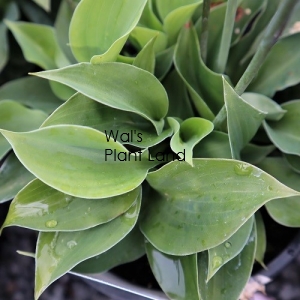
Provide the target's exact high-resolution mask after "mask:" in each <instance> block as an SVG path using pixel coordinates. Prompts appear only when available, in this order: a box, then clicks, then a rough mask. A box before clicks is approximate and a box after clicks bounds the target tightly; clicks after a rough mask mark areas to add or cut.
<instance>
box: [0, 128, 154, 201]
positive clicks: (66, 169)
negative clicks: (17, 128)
mask: <svg viewBox="0 0 300 300" xmlns="http://www.w3.org/2000/svg"><path fill="white" fill-rule="evenodd" d="M1 132H2V134H3V135H4V136H5V137H6V138H7V139H8V140H9V142H10V143H11V144H12V147H13V149H14V152H15V154H16V155H17V157H18V158H19V160H20V161H21V162H22V164H23V165H24V166H25V167H26V168H27V169H28V170H29V171H30V172H31V173H33V174H34V175H35V176H36V177H37V178H38V179H40V180H41V181H43V182H44V183H46V184H47V185H49V186H51V187H53V188H55V189H57V190H59V191H61V192H63V193H66V194H69V195H72V196H75V197H80V198H91V199H97V198H107V197H112V196H117V195H121V194H124V193H126V192H129V191H131V190H133V189H135V188H136V187H138V186H139V185H140V184H141V183H142V182H143V180H144V179H145V177H146V175H147V172H148V169H150V168H151V167H153V166H154V165H155V164H156V162H150V161H149V159H148V158H147V157H146V156H147V152H144V153H141V151H139V152H136V153H131V152H129V151H128V150H127V149H126V148H125V147H123V146H122V145H121V144H120V143H118V142H114V141H113V140H112V139H108V138H107V137H106V135H105V134H104V133H102V132H100V131H97V130H95V129H92V128H88V127H83V126H75V125H60V126H50V127H46V128H42V129H39V130H35V131H31V132H28V133H15V132H11V131H5V130H1Z"/></svg>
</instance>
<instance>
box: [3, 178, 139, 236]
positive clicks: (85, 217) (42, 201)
mask: <svg viewBox="0 0 300 300" xmlns="http://www.w3.org/2000/svg"><path fill="white" fill-rule="evenodd" d="M140 193H141V190H140V189H139V188H137V189H135V190H133V191H131V192H129V193H127V194H123V195H120V196H116V197H110V198H104V199H96V200H95V199H82V198H76V197H72V196H69V195H67V194H64V193H61V192H59V191H57V190H54V189H53V188H51V187H49V186H47V185H46V184H44V183H43V182H41V181H40V180H38V179H36V180H34V181H32V182H31V183H30V184H29V185H27V186H26V187H25V188H24V189H23V190H21V191H20V192H19V193H18V194H17V196H16V197H15V199H14V200H13V202H12V203H11V205H10V208H9V212H8V215H7V217H6V220H5V222H4V225H3V227H8V226H14V225H16V226H22V227H26V228H30V229H34V230H39V231H76V230H83V229H88V228H92V227H95V226H97V225H100V224H103V223H107V222H109V221H111V220H113V219H114V218H116V217H118V216H120V215H121V214H123V213H124V212H125V211H127V210H128V209H129V208H130V207H131V206H132V204H133V203H134V201H136V199H137V198H138V197H140Z"/></svg>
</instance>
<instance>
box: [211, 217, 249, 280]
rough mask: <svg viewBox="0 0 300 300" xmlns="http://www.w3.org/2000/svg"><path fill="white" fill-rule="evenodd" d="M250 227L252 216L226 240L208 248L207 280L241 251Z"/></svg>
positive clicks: (247, 237)
mask: <svg viewBox="0 0 300 300" xmlns="http://www.w3.org/2000/svg"><path fill="white" fill-rule="evenodd" d="M252 228H253V218H250V219H249V220H248V221H247V222H246V223H245V224H244V225H243V226H242V227H241V228H240V229H239V230H238V231H237V232H236V233H235V234H233V235H232V236H231V237H230V238H229V239H228V240H226V241H225V242H223V243H222V244H221V245H219V246H217V247H214V248H211V249H208V273H207V281H209V280H211V278H212V277H213V276H215V274H216V273H217V272H218V271H219V269H220V268H222V267H223V266H224V265H225V264H226V263H227V262H229V261H230V260H232V259H233V258H234V257H236V256H237V255H238V254H240V253H241V251H242V250H243V248H244V247H245V245H246V243H247V241H248V239H249V236H250V233H251V230H252Z"/></svg>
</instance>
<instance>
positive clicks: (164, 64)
mask: <svg viewBox="0 0 300 300" xmlns="http://www.w3.org/2000/svg"><path fill="white" fill-rule="evenodd" d="M174 49H175V46H172V47H169V48H167V49H165V50H164V51H162V52H160V53H158V54H157V56H156V64H155V76H156V77H157V78H158V79H159V80H160V81H162V80H163V79H164V78H165V76H166V75H167V74H168V72H169V70H170V69H171V67H172V64H173V56H174ZM174 88H175V86H174Z"/></svg>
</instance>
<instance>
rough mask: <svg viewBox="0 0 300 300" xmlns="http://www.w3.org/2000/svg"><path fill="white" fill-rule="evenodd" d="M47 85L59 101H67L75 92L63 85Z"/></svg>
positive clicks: (55, 83) (54, 83)
mask: <svg viewBox="0 0 300 300" xmlns="http://www.w3.org/2000/svg"><path fill="white" fill-rule="evenodd" d="M49 83H50V87H51V89H52V92H53V94H54V95H55V96H56V97H57V98H59V99H61V100H68V99H69V98H70V97H72V96H73V95H74V94H75V93H76V91H75V90H73V89H72V88H70V87H68V86H66V85H63V84H61V83H59V82H55V81H50V82H49Z"/></svg>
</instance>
